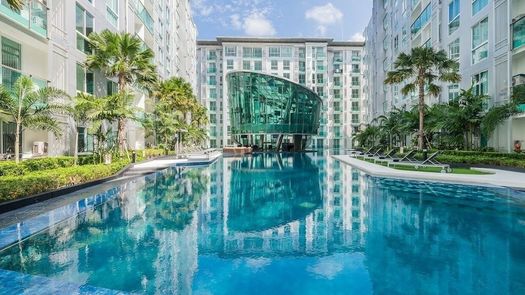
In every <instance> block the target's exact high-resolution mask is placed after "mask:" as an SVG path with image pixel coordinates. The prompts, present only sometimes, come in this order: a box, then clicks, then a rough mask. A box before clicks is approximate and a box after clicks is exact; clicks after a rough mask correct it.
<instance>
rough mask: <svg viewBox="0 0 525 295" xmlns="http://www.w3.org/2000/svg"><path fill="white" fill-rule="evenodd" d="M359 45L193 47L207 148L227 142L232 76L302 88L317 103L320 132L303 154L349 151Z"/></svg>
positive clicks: (228, 42)
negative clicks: (241, 73)
mask: <svg viewBox="0 0 525 295" xmlns="http://www.w3.org/2000/svg"><path fill="white" fill-rule="evenodd" d="M362 49H363V44H362V43H360V42H336V41H333V40H332V39H325V38H245V37H219V38H217V39H216V40H212V41H197V96H198V97H199V98H200V100H201V101H202V103H203V104H204V105H205V106H206V107H207V109H208V111H209V117H210V118H209V119H210V120H209V121H210V126H209V145H210V146H211V147H223V146H228V145H235V144H236V143H235V142H233V141H232V139H231V137H230V126H229V124H230V120H229V110H228V95H227V93H228V90H227V85H226V83H225V81H226V75H227V74H228V73H229V72H230V71H233V70H248V71H255V72H261V73H265V74H272V75H276V76H280V77H283V78H286V79H289V80H291V81H293V82H295V83H299V84H302V85H305V86H306V87H308V88H310V89H312V90H314V91H315V92H316V93H317V94H319V96H320V97H321V98H322V99H323V107H322V111H321V127H320V129H319V134H318V136H314V137H313V138H311V140H310V142H309V143H308V144H307V147H308V148H317V149H323V148H349V147H351V145H352V133H353V132H355V131H357V130H358V128H359V126H360V124H361V122H362V114H363V113H364V112H365V108H364V107H363V106H364V105H365V103H364V102H365V95H364V94H363V91H362V80H363V75H362V59H361V54H362Z"/></svg>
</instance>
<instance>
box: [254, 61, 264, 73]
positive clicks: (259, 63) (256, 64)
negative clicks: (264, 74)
mask: <svg viewBox="0 0 525 295" xmlns="http://www.w3.org/2000/svg"><path fill="white" fill-rule="evenodd" d="M253 69H254V70H255V71H262V61H260V60H256V61H255V62H254V63H253Z"/></svg>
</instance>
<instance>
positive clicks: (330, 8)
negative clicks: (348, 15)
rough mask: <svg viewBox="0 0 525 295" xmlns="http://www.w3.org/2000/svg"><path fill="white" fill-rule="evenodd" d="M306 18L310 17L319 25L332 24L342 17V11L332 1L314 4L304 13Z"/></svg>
mask: <svg viewBox="0 0 525 295" xmlns="http://www.w3.org/2000/svg"><path fill="white" fill-rule="evenodd" d="M305 17H306V19H311V20H313V21H315V22H316V23H318V24H320V25H325V26H326V25H332V24H335V23H337V22H338V21H340V20H341V19H342V18H343V13H342V12H341V11H340V10H339V9H337V8H336V7H335V6H334V5H333V4H332V3H328V4H326V5H321V6H314V7H312V8H310V9H308V10H307V11H306V13H305Z"/></svg>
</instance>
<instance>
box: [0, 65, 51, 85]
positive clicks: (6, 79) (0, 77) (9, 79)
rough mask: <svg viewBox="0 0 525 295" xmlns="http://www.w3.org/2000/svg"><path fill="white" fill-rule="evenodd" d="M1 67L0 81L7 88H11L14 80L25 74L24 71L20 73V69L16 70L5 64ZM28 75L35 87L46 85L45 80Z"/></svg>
mask: <svg viewBox="0 0 525 295" xmlns="http://www.w3.org/2000/svg"><path fill="white" fill-rule="evenodd" d="M1 69H2V70H1V71H0V81H1V82H2V85H3V86H4V87H6V88H7V89H12V88H13V87H14V85H15V82H16V80H17V79H18V78H19V77H20V76H22V75H27V74H25V73H22V72H21V71H18V70H15V69H12V68H9V67H6V66H1ZM28 76H30V77H31V80H33V83H34V84H35V87H37V88H39V89H40V88H44V87H46V86H47V80H44V79H41V78H37V77H35V76H33V75H28Z"/></svg>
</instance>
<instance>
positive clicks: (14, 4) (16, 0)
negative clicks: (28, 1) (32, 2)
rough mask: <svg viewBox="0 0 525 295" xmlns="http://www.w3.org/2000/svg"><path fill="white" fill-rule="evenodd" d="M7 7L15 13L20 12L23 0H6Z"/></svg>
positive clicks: (23, 3)
mask: <svg viewBox="0 0 525 295" xmlns="http://www.w3.org/2000/svg"><path fill="white" fill-rule="evenodd" d="M7 5H9V7H11V9H13V10H15V11H20V10H22V8H24V5H25V1H24V0H7Z"/></svg>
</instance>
